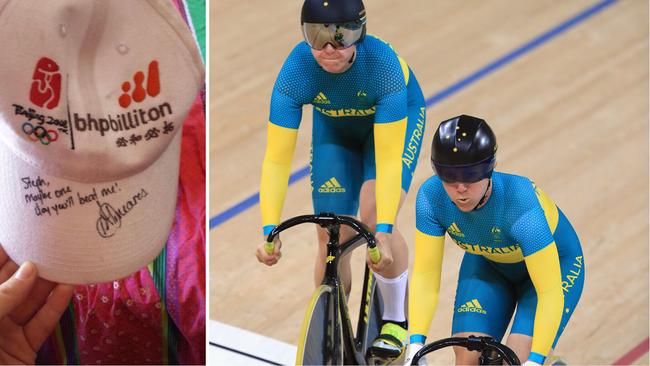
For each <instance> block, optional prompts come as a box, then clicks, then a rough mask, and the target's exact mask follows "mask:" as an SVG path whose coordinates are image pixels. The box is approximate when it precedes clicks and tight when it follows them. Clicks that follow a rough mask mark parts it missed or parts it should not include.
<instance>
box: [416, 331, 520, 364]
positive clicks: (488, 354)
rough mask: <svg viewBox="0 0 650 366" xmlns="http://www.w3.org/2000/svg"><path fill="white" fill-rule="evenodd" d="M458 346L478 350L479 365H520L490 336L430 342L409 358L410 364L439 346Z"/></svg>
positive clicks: (507, 348) (508, 351) (517, 359)
mask: <svg viewBox="0 0 650 366" xmlns="http://www.w3.org/2000/svg"><path fill="white" fill-rule="evenodd" d="M451 346H460V347H465V348H466V349H468V350H470V351H479V352H481V355H480V356H479V365H502V364H503V363H504V362H505V364H506V365H521V362H520V361H519V358H517V355H516V354H515V352H514V351H513V350H511V349H510V348H509V347H508V346H506V345H505V344H502V343H500V342H498V341H497V340H495V339H494V338H492V337H476V336H469V337H450V338H444V339H441V340H438V341H435V342H431V343H429V344H427V345H425V346H424V347H422V348H421V349H420V350H419V351H418V352H417V353H416V354H415V356H413V360H411V365H417V364H418V361H420V359H421V358H422V357H424V356H425V355H426V354H428V353H431V352H433V351H436V350H439V349H441V348H446V347H451Z"/></svg>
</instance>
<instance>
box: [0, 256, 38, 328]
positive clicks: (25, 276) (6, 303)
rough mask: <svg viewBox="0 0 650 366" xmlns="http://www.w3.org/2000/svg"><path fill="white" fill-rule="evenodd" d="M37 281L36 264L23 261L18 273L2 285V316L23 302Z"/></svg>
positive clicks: (0, 286)
mask: <svg viewBox="0 0 650 366" xmlns="http://www.w3.org/2000/svg"><path fill="white" fill-rule="evenodd" d="M35 281H36V266H34V264H33V263H31V262H25V263H23V264H22V265H21V266H20V268H19V269H18V271H16V273H15V274H14V275H13V276H11V277H9V279H7V280H6V281H5V282H3V283H2V284H1V285H0V318H1V317H4V316H6V315H7V314H9V313H10V312H11V311H12V310H13V309H14V308H16V307H17V306H18V305H19V304H21V303H22V302H23V301H24V300H25V299H26V298H27V295H28V294H29V292H30V290H31V289H32V288H33V286H34V282H35Z"/></svg>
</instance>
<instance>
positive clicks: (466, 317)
mask: <svg viewBox="0 0 650 366" xmlns="http://www.w3.org/2000/svg"><path fill="white" fill-rule="evenodd" d="M496 150H497V144H496V137H495V136H494V133H493V132H492V130H491V129H490V127H489V126H488V124H487V123H486V122H485V121H484V120H482V119H479V118H475V117H471V116H466V115H462V116H459V117H455V118H452V119H450V120H447V121H444V122H442V123H441V124H440V126H439V127H438V130H437V131H436V133H435V136H434V138H433V146H432V157H431V160H432V163H433V166H434V169H435V171H436V173H437V176H433V177H431V178H429V179H428V180H427V181H425V182H424V184H422V186H421V187H420V190H419V192H418V196H417V202H416V229H417V230H416V236H415V261H414V266H413V275H412V278H411V289H410V291H409V292H410V294H409V314H410V318H411V324H410V331H411V339H410V345H409V355H411V356H412V355H413V354H414V353H415V351H417V349H419V348H420V347H421V344H422V343H424V340H425V335H426V334H427V333H428V329H429V325H430V324H431V320H432V319H433V314H434V312H435V310H436V305H437V302H438V292H439V288H440V272H441V267H442V254H443V246H444V235H445V232H447V233H448V234H449V236H450V237H451V239H452V240H453V242H454V243H456V245H458V246H459V247H460V248H462V249H463V250H465V252H466V253H465V255H464V257H463V261H462V264H461V267H460V272H459V276H458V287H457V289H456V300H455V305H454V317H453V324H452V334H453V335H454V336H460V337H462V336H467V335H470V334H474V335H489V336H492V337H494V338H496V339H498V340H500V339H501V338H502V337H503V335H504V333H505V330H506V328H507V327H508V324H509V322H510V319H511V317H512V315H513V312H514V310H515V307H516V309H517V311H516V313H515V314H514V320H513V324H512V329H511V331H510V335H509V337H508V341H507V344H508V346H510V347H511V348H512V349H513V350H514V351H515V352H516V353H517V355H518V356H519V358H520V359H521V360H522V361H523V360H527V361H526V363H524V364H525V365H526V364H528V365H535V364H543V363H544V360H545V357H546V356H547V355H548V354H549V352H550V351H551V348H553V347H555V345H556V343H557V341H558V339H559V337H560V335H561V334H562V331H563V330H564V327H565V326H566V324H567V322H568V320H569V318H570V317H571V314H572V313H573V311H574V310H575V307H576V305H577V304H578V300H579V299H580V294H581V293H582V287H583V284H584V271H585V268H584V261H583V257H582V249H581V246H580V241H579V240H578V236H577V235H576V233H575V231H574V230H573V227H572V226H571V224H570V223H569V221H568V220H567V218H566V217H565V216H564V214H563V213H562V211H560V209H559V208H558V207H557V206H556V205H555V204H554V203H553V201H551V200H550V198H549V197H548V196H547V195H546V194H545V193H544V192H543V191H542V190H541V189H540V188H539V187H537V186H535V184H534V183H533V182H532V181H531V180H529V179H528V178H526V177H522V176H517V175H510V174H505V173H499V172H493V169H494V165H495V163H496ZM454 351H455V352H456V363H457V364H462V365H466V364H477V362H478V352H470V351H467V350H465V349H461V348H458V349H455V350H454Z"/></svg>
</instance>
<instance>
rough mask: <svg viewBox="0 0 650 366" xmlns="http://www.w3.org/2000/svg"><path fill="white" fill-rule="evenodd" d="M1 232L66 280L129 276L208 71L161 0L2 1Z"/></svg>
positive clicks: (173, 186) (155, 227)
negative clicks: (192, 106) (185, 125)
mask: <svg viewBox="0 0 650 366" xmlns="http://www.w3.org/2000/svg"><path fill="white" fill-rule="evenodd" d="M0 40H2V44H3V48H4V49H5V52H4V53H3V55H2V56H1V57H0V166H1V167H2V174H0V245H2V247H3V248H4V250H5V251H6V252H7V254H8V255H9V257H10V258H12V259H13V260H14V261H16V262H17V263H21V262H24V261H27V260H29V261H32V262H34V263H35V264H36V266H37V268H38V270H39V275H40V276H41V277H43V278H46V279H48V280H51V281H55V282H62V283H73V284H81V283H96V282H105V281H111V280H115V279H118V278H122V277H125V276H127V275H129V274H131V273H133V272H134V271H136V270H138V269H139V268H141V267H142V266H144V265H146V264H147V263H149V262H150V261H152V260H153V259H154V258H155V257H156V256H157V255H158V253H159V252H160V250H161V249H162V247H163V246H164V245H165V242H166V240H167V236H168V234H169V230H170V228H171V225H172V222H173V218H174V208H175V206H176V193H177V185H178V168H179V156H180V141H181V135H182V123H183V120H184V119H185V117H186V115H187V113H188V111H189V109H190V107H191V105H192V102H193V101H194V99H195V97H196V95H197V92H198V91H199V89H200V88H201V86H202V85H203V83H204V72H203V65H202V62H201V58H200V56H199V54H198V50H197V49H196V45H195V42H194V39H193V38H192V35H191V33H190V31H189V29H188V27H187V25H186V24H185V23H184V22H183V20H182V19H181V18H180V15H179V14H178V12H177V11H176V9H174V8H173V6H172V5H171V3H169V1H166V0H161V1H156V0H146V1H125V0H108V1H107V0H57V1H47V2H44V1H36V0H13V1H4V2H2V1H0Z"/></svg>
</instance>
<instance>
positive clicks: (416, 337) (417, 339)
mask: <svg viewBox="0 0 650 366" xmlns="http://www.w3.org/2000/svg"><path fill="white" fill-rule="evenodd" d="M426 340H427V337H426V336H424V335H422V334H411V337H410V338H409V343H411V344H412V343H422V344H424V342H425V341H426Z"/></svg>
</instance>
